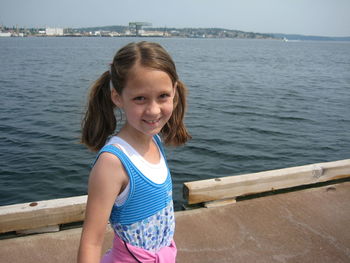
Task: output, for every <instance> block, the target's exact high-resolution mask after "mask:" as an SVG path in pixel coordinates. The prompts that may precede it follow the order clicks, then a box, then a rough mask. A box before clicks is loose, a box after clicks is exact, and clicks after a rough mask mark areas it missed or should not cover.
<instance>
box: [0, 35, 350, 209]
mask: <svg viewBox="0 0 350 263" xmlns="http://www.w3.org/2000/svg"><path fill="white" fill-rule="evenodd" d="M138 40H140V39H132V38H0V59H1V63H0V189H1V191H0V205H7V204H14V203H18V202H29V201H36V200H45V199H53V198H60V197H69V196H75V195H83V194H86V188H87V179H88V173H89V169H90V164H91V162H92V160H93V158H94V156H95V154H94V153H91V152H88V151H87V149H86V148H85V147H84V146H82V145H80V144H79V143H78V141H79V132H80V121H81V118H82V114H83V111H84V107H85V100H86V97H87V91H88V88H89V86H90V85H91V83H92V82H93V80H95V79H96V78H97V77H98V76H99V74H100V73H102V72H103V71H105V70H107V67H108V64H109V62H110V61H111V60H112V57H113V55H114V53H115V52H116V50H117V49H119V48H120V47H121V46H123V45H125V44H126V43H127V42H130V41H138ZM143 40H144V39H143ZM147 40H152V41H158V42H160V43H161V44H162V45H164V46H165V47H166V49H167V50H168V51H169V52H170V53H171V54H172V56H173V58H174V60H175V62H176V64H177V68H178V71H179V75H180V77H181V78H182V79H183V81H184V82H185V83H186V84H187V86H188V89H189V98H188V102H189V107H188V114H187V118H186V123H187V126H188V129H189V130H190V132H191V134H192V136H193V140H191V141H190V142H189V143H188V144H187V145H186V146H184V147H181V148H176V149H174V148H168V149H167V153H168V154H167V155H168V160H169V164H170V168H171V170H172V175H173V180H174V198H175V204H176V208H177V209H179V207H180V205H181V203H182V202H183V199H182V183H183V182H185V181H192V180H199V179H206V178H212V177H222V176H228V175H236V174H244V173H250V172H258V171H264V170H269V169H277V168H284V167H291V166H297V165H304V164H310V163H315V162H327V161H335V160H340V159H348V158H350V136H349V131H350V43H349V42H287V43H286V42H282V41H271V40H231V39H219V40H218V39H217V40H209V39H159V38H158V39H147Z"/></svg>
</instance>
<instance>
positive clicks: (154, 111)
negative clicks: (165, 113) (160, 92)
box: [146, 101, 160, 116]
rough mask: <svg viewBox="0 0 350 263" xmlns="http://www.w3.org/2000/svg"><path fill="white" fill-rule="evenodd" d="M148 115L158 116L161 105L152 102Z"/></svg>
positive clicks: (148, 106)
mask: <svg viewBox="0 0 350 263" xmlns="http://www.w3.org/2000/svg"><path fill="white" fill-rule="evenodd" d="M146 113H147V114H148V115H150V116H157V115H159V113H160V105H159V104H158V103H157V102H156V101H150V103H149V104H148V105H147V110H146Z"/></svg>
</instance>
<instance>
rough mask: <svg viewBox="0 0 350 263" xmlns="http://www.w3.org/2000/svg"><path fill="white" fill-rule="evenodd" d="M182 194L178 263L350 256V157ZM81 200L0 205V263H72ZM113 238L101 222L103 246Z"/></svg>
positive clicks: (195, 186) (190, 186)
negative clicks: (104, 230)
mask: <svg viewBox="0 0 350 263" xmlns="http://www.w3.org/2000/svg"><path fill="white" fill-rule="evenodd" d="M184 196H185V197H186V198H187V200H188V206H187V207H188V208H190V210H185V211H178V212H176V213H175V216H176V231H175V237H174V239H175V241H176V244H177V247H178V257H177V262H179V263H182V262H184V263H186V262H191V263H192V262H349V261H350V205H349V204H350V159H348V160H341V161H336V162H328V163H318V164H311V165H305V166H299V167H292V168H285V169H279V170H273V171H265V172H261V173H254V174H245V175H238V176H228V177H223V178H215V179H208V180H202V181H196V182H187V183H185V184H184ZM85 203H86V196H81V197H73V198H66V199H57V200H48V201H41V202H32V203H26V204H18V205H12V206H3V207H0V233H2V234H1V238H2V239H1V240H0V262H14V263H17V262H23V260H24V259H25V261H26V262H76V255H77V249H78V246H79V239H80V233H81V227H80V226H79V225H78V226H75V225H72V224H70V223H73V222H81V221H82V220H83V218H84V211H85ZM67 224H68V225H67ZM58 230H61V231H58ZM52 231H53V232H52ZM15 232H17V236H16V235H15V234H14V233H15ZM40 232H41V233H40ZM42 232H49V233H42ZM33 233H40V234H33ZM112 238H113V231H112V229H111V228H110V227H107V229H106V238H105V242H104V248H103V250H104V251H105V250H107V249H108V248H109V247H110V246H111V244H112Z"/></svg>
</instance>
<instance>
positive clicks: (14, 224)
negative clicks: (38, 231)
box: [0, 195, 87, 233]
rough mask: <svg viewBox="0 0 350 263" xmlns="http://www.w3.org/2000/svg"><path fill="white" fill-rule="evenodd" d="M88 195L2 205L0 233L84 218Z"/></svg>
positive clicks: (77, 220)
mask: <svg viewBox="0 0 350 263" xmlns="http://www.w3.org/2000/svg"><path fill="white" fill-rule="evenodd" d="M86 201H87V196H86V195H84V196H77V197H70V198H61V199H55V200H47V201H40V202H33V203H24V204H16V205H9V206H1V207H0V233H6V232H10V231H21V230H29V229H35V228H41V227H47V226H55V225H60V224H67V223H72V222H79V221H83V220H84V214H85V207H86Z"/></svg>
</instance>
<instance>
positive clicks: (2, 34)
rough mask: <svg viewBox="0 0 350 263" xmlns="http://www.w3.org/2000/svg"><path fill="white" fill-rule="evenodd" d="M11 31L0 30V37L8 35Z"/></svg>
mask: <svg viewBox="0 0 350 263" xmlns="http://www.w3.org/2000/svg"><path fill="white" fill-rule="evenodd" d="M10 36H11V33H10V32H0V37H10Z"/></svg>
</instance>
